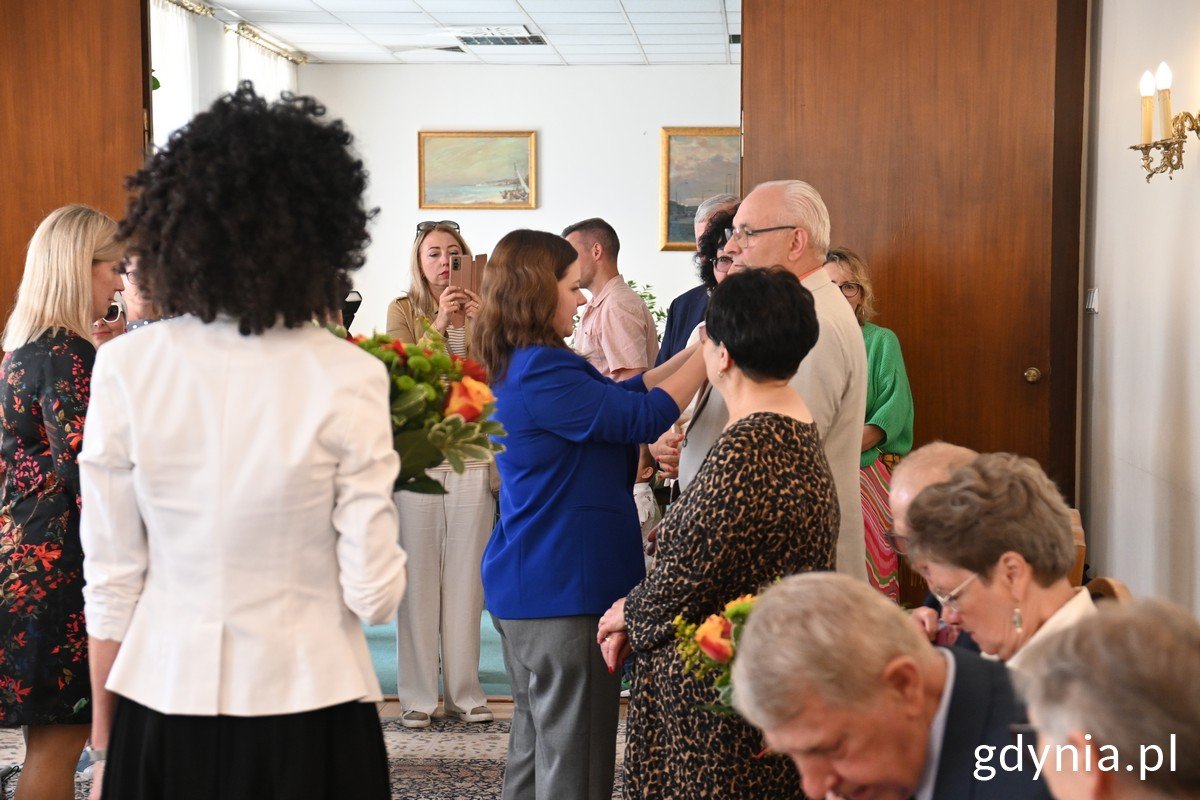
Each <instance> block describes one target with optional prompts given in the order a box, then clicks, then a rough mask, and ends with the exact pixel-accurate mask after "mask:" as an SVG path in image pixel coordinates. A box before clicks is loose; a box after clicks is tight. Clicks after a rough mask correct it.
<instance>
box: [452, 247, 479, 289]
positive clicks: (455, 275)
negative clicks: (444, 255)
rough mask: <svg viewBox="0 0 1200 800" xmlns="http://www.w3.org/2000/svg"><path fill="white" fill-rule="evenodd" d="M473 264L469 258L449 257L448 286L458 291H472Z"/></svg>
mask: <svg viewBox="0 0 1200 800" xmlns="http://www.w3.org/2000/svg"><path fill="white" fill-rule="evenodd" d="M474 273H475V262H474V261H473V260H472V259H471V257H470V256H465V255H457V256H450V285H451V286H457V287H458V288H460V289H471V291H474V289H472V285H473V284H474Z"/></svg>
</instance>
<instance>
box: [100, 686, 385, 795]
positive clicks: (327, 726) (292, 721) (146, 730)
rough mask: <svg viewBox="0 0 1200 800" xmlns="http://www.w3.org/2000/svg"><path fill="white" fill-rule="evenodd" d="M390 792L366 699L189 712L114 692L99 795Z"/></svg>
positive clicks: (380, 738) (372, 712)
mask: <svg viewBox="0 0 1200 800" xmlns="http://www.w3.org/2000/svg"><path fill="white" fill-rule="evenodd" d="M390 797H391V789H390V786H389V780H388V764H387V751H386V750H385V748H384V744H383V730H382V728H381V727H380V724H379V714H378V712H377V711H376V709H375V705H374V704H373V703H343V704H341V705H337V706H330V707H328V708H321V709H317V710H316V711H305V712H302V713H299V714H279V715H276V716H270V717H224V716H218V717H194V716H183V715H175V714H160V713H159V712H157V711H153V710H151V709H149V708H146V707H145V706H143V705H140V704H138V703H135V702H133V701H132V700H129V699H126V698H124V697H118V698H117V706H116V711H115V715H114V718H113V729H112V734H111V736H110V739H109V747H108V762H107V764H106V765H105V768H104V798H105V800H213V798H221V800H242V799H243V798H244V799H245V800H335V798H336V799H337V800H341V799H342V798H347V799H351V798H352V799H354V800H357V799H358V798H362V799H363V800H387V798H390Z"/></svg>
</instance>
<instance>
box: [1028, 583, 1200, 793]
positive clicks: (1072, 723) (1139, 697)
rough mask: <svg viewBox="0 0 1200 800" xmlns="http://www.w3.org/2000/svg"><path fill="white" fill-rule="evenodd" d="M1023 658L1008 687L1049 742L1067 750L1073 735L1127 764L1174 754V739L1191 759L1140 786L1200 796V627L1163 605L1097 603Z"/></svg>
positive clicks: (1155, 773)
mask: <svg viewBox="0 0 1200 800" xmlns="http://www.w3.org/2000/svg"><path fill="white" fill-rule="evenodd" d="M1021 659H1022V661H1021V667H1020V669H1018V670H1014V671H1013V677H1014V681H1015V682H1016V685H1017V688H1018V690H1020V691H1021V693H1022V694H1023V695H1024V697H1025V700H1026V702H1027V703H1028V705H1029V709H1030V712H1031V713H1032V715H1033V717H1034V718H1035V719H1036V720H1037V725H1038V728H1039V730H1041V731H1042V732H1043V733H1044V734H1045V735H1046V736H1047V737H1048V738H1050V739H1053V740H1055V741H1057V742H1059V743H1063V744H1065V743H1066V738H1067V734H1068V733H1069V732H1070V731H1079V732H1080V733H1081V734H1090V735H1091V737H1092V738H1091V740H1089V741H1090V743H1091V746H1092V748H1093V753H1097V752H1098V754H1099V756H1098V757H1101V758H1103V757H1104V755H1105V753H1106V752H1109V751H1107V749H1105V750H1100V751H1097V748H1103V747H1105V746H1110V747H1112V748H1115V750H1116V752H1117V753H1119V754H1120V755H1121V756H1123V759H1122V760H1129V759H1130V758H1132V754H1133V753H1134V752H1141V753H1146V752H1147V749H1148V748H1151V747H1154V746H1157V747H1159V748H1160V752H1161V753H1164V754H1166V753H1169V752H1171V736H1172V735H1174V736H1175V741H1174V749H1175V750H1176V751H1177V752H1179V753H1192V754H1193V755H1192V756H1190V757H1185V758H1182V759H1180V760H1179V762H1178V763H1177V764H1174V765H1173V768H1171V769H1159V770H1156V771H1153V772H1151V771H1149V770H1147V771H1146V774H1145V777H1144V781H1143V782H1140V783H1141V785H1142V786H1143V787H1144V788H1145V789H1149V790H1151V791H1153V792H1155V793H1156V794H1157V793H1161V795H1162V796H1165V797H1197V796H1200V759H1197V758H1195V754H1196V753H1200V681H1198V680H1196V676H1197V675H1198V674H1200V623H1198V622H1197V621H1196V620H1194V619H1193V618H1192V617H1191V616H1190V615H1189V614H1188V613H1187V612H1185V611H1184V610H1183V609H1181V608H1178V607H1177V606H1174V605H1171V604H1170V603H1167V602H1164V601H1162V600H1134V601H1131V602H1128V603H1115V602H1104V603H1100V605H1099V613H1098V614H1096V615H1094V616H1091V617H1087V618H1085V619H1083V620H1080V621H1079V622H1077V623H1075V624H1074V625H1072V626H1071V627H1069V628H1065V629H1063V630H1061V631H1059V632H1056V633H1054V634H1051V635H1048V636H1046V637H1045V638H1044V639H1041V640H1038V641H1034V642H1031V643H1030V644H1029V646H1028V647H1027V648H1026V649H1025V650H1023V651H1022V653H1021ZM1064 761H1066V763H1070V762H1069V760H1067V759H1064ZM1117 776H1119V777H1120V779H1123V780H1136V778H1135V777H1134V776H1133V775H1130V776H1125V775H1122V773H1121V772H1120V771H1119V770H1118V771H1116V772H1115V773H1114V777H1117Z"/></svg>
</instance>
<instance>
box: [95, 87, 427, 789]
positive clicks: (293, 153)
mask: <svg viewBox="0 0 1200 800" xmlns="http://www.w3.org/2000/svg"><path fill="white" fill-rule="evenodd" d="M323 115H324V109H323V108H322V107H321V106H320V105H318V104H317V103H316V102H315V101H314V100H312V99H311V98H306V97H291V96H287V95H285V96H284V98H283V99H282V100H280V101H279V102H277V103H274V104H271V105H268V104H267V103H266V101H264V100H263V99H262V98H261V97H259V96H258V95H256V94H255V93H254V91H253V88H252V87H251V86H250V84H249V83H243V84H241V85H240V86H239V87H238V90H237V91H236V92H234V93H233V94H230V95H226V96H224V97H222V98H220V99H219V100H217V101H216V103H214V104H213V106H212V107H211V108H210V109H209V110H208V111H206V112H204V113H202V114H199V115H198V116H197V117H196V118H195V119H193V120H192V122H191V123H189V124H188V126H187V127H186V128H184V129H183V130H182V131H181V132H179V133H176V134H174V135H173V136H172V137H171V140H170V142H169V143H168V145H167V147H166V148H165V149H163V150H161V151H160V152H158V153H156V154H155V155H154V156H153V157H152V158H151V159H150V161H149V163H148V164H147V166H146V167H145V168H144V169H143V170H142V171H141V172H139V173H138V174H137V175H135V176H134V177H133V178H132V179H131V180H130V186H131V188H133V189H135V190H137V192H138V193H137V196H136V197H135V199H134V200H133V201H131V204H130V207H129V212H128V215H127V216H126V218H125V220H124V221H123V222H122V223H121V233H122V235H123V236H124V237H125V238H126V239H127V240H128V242H129V246H130V250H131V251H132V252H133V253H134V254H136V255H137V256H138V258H139V259H140V260H139V262H138V277H139V285H140V287H141V288H143V289H144V290H145V291H146V292H147V294H148V295H149V296H150V298H151V299H152V300H153V301H154V302H155V303H157V304H158V305H159V307H160V308H162V310H163V311H164V312H165V313H166V314H168V315H178V316H175V318H173V319H169V320H166V321H164V322H160V323H158V324H156V325H153V326H151V327H149V328H147V329H146V330H145V331H142V332H139V333H138V334H137V335H136V336H125V337H121V338H120V339H118V340H117V341H115V342H114V343H112V344H110V345H108V346H107V347H105V348H104V350H103V351H102V354H101V356H100V358H99V360H98V361H97V363H96V370H95V373H94V376H93V386H94V387H95V388H94V392H93V401H92V405H91V408H90V410H89V415H88V428H87V438H86V441H85V443H84V447H83V452H82V453H81V455H80V469H81V482H82V487H83V497H84V502H83V521H82V538H83V547H84V553H85V557H84V572H85V576H86V579H87V586H86V588H85V591H84V597H85V601H86V606H85V613H86V618H87V628H88V634H89V644H90V647H91V653H92V661H91V666H92V686H93V700H94V707H95V711H94V712H93V726H92V747H93V748H94V749H93V753H94V756H93V757H94V758H96V759H97V760H99V761H100V763H101V764H103V765H107V766H106V767H104V768H102V769H101V772H100V773H99V774H98V776H97V779H96V784H97V785H99V784H100V781H101V780H102V781H103V793H104V796H105V797H110V798H121V800H128V799H129V798H134V800H137V798H175V799H178V798H183V799H186V798H211V797H221V798H258V797H288V798H334V797H355V798H380V800H382V798H386V797H389V796H390V790H389V785H388V784H389V782H388V772H387V757H386V753H385V751H384V746H383V737H382V733H381V730H380V727H379V721H378V716H377V713H376V710H375V706H374V705H373V702H374V701H378V700H380V699H381V696H380V690H379V683H378V681H377V680H376V678H375V674H374V671H373V669H372V666H371V659H370V656H369V654H368V651H367V645H366V639H365V637H364V635H363V632H362V626H361V624H360V620H361V621H366V622H369V623H373V624H377V623H381V622H383V621H384V620H386V619H388V618H389V617H391V616H392V615H393V614H395V611H396V607H397V605H398V604H399V602H400V596H401V594H402V593H403V590H404V584H405V572H404V562H405V556H404V553H403V551H402V550H400V548H399V546H398V545H397V544H396V537H397V523H396V509H395V505H394V504H393V502H392V483H393V481H394V480H395V477H396V474H397V469H398V464H397V462H398V459H397V456H396V454H395V452H394V451H393V449H392V441H391V428H390V424H389V414H388V379H387V376H386V373H385V371H384V368H383V366H382V364H381V363H380V362H378V361H376V360H375V359H373V358H371V357H370V356H368V355H367V354H366V353H364V352H362V351H361V350H359V349H358V348H356V347H353V346H351V345H349V344H348V343H346V342H344V341H342V340H340V339H338V338H336V337H334V336H331V335H329V333H327V332H326V331H325V330H323V329H321V328H319V327H317V326H316V325H314V324H313V320H314V319H315V318H325V317H326V316H328V313H329V310H330V309H334V308H338V307H339V305H340V303H341V300H342V298H343V297H344V296H345V294H346V291H347V289H348V288H349V285H350V281H349V277H348V274H349V272H350V271H351V270H354V269H357V268H358V267H359V266H361V265H362V263H363V253H362V249H363V247H364V245H365V244H366V242H367V241H368V237H367V231H366V225H367V221H368V220H369V219H370V217H371V213H370V212H368V211H367V210H366V209H364V208H363V205H362V192H363V188H364V186H365V185H366V175H365V173H364V171H363V168H362V162H361V161H359V160H357V159H356V158H355V157H354V156H353V154H352V153H351V152H350V150H349V149H348V147H349V145H350V142H351V136H350V134H349V132H348V131H347V130H346V129H345V127H344V126H343V125H342V124H341V123H340V122H324V121H322V120H321V119H320V118H321V117H322V116H323ZM108 750H111V753H107V755H108V757H107V759H105V755H106V751H108Z"/></svg>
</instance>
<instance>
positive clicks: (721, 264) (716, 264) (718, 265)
mask: <svg viewBox="0 0 1200 800" xmlns="http://www.w3.org/2000/svg"><path fill="white" fill-rule="evenodd" d="M712 265H713V272H722V273H724V272H729V268H730V267H732V266H733V259H732V258H730V257H729V256H717V257H716V258H714V259H713V260H712Z"/></svg>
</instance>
